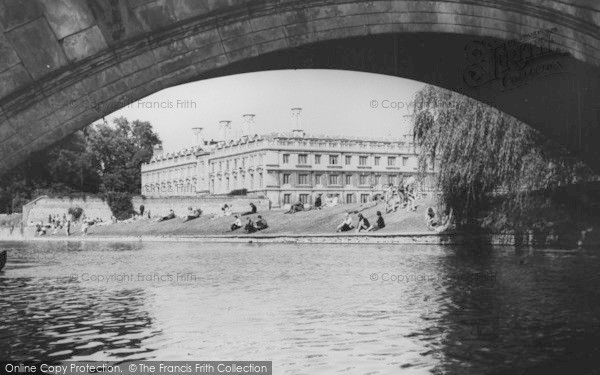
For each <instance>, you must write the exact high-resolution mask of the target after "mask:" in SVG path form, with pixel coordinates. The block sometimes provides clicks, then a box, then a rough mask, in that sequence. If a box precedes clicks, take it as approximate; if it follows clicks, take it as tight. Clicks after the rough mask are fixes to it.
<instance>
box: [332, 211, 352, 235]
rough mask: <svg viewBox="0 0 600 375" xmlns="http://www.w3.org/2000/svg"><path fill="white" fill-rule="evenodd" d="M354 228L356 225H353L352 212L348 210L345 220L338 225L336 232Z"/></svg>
mask: <svg viewBox="0 0 600 375" xmlns="http://www.w3.org/2000/svg"><path fill="white" fill-rule="evenodd" d="M352 229H354V225H352V217H350V214H349V213H347V212H346V214H344V221H342V223H341V224H340V225H338V226H337V229H336V232H347V231H349V230H352Z"/></svg>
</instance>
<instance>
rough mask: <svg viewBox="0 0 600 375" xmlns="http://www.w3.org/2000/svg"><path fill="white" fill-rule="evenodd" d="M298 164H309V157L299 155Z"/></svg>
mask: <svg viewBox="0 0 600 375" xmlns="http://www.w3.org/2000/svg"><path fill="white" fill-rule="evenodd" d="M298 164H308V155H298Z"/></svg>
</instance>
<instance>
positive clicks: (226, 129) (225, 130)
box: [219, 120, 231, 142]
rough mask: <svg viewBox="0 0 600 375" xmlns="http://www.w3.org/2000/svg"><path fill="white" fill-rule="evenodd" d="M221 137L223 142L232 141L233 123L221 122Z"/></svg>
mask: <svg viewBox="0 0 600 375" xmlns="http://www.w3.org/2000/svg"><path fill="white" fill-rule="evenodd" d="M219 135H220V137H219V138H221V140H222V141H224V142H227V141H229V139H231V121H229V120H221V121H219Z"/></svg>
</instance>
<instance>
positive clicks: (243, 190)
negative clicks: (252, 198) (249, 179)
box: [227, 189, 248, 195]
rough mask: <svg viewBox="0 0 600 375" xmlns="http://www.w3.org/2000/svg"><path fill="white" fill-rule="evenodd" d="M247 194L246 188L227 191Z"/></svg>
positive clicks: (233, 193) (231, 193) (230, 193)
mask: <svg viewBox="0 0 600 375" xmlns="http://www.w3.org/2000/svg"><path fill="white" fill-rule="evenodd" d="M246 194H248V189H236V190H232V191H230V192H229V194H227V195H246Z"/></svg>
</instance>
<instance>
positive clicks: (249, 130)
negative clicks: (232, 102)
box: [242, 113, 255, 137]
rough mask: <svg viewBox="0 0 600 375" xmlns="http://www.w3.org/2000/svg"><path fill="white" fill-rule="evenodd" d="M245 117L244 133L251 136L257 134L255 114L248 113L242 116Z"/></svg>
mask: <svg viewBox="0 0 600 375" xmlns="http://www.w3.org/2000/svg"><path fill="white" fill-rule="evenodd" d="M242 117H243V118H244V122H243V124H242V135H247V136H249V137H251V136H253V135H254V134H255V130H254V114H251V113H247V114H245V115H243V116H242Z"/></svg>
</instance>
